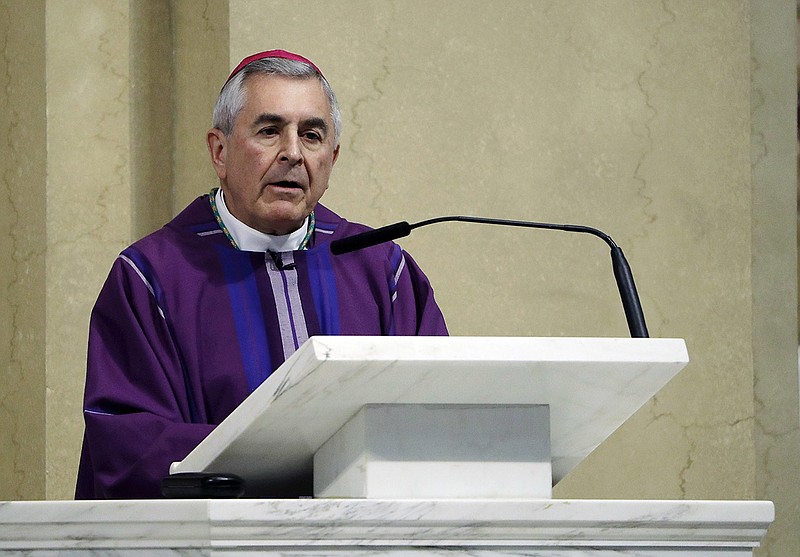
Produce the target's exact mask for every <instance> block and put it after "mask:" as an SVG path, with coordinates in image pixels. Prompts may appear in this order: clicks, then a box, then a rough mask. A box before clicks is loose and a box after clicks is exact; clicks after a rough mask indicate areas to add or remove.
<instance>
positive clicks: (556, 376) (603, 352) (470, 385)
mask: <svg viewBox="0 0 800 557" xmlns="http://www.w3.org/2000/svg"><path fill="white" fill-rule="evenodd" d="M688 361H689V357H688V353H687V350H686V344H685V343H684V341H683V340H682V339H661V338H564V337H557V338H536V337H369V336H366V337H365V336H361V337H348V336H334V337H326V336H318V337H312V338H310V339H309V340H308V341H307V342H306V343H305V344H304V345H303V346H301V347H300V349H299V350H298V351H297V352H295V353H294V354H293V355H292V356H291V357H290V358H289V359H287V360H286V362H285V363H284V364H283V365H282V366H281V367H279V368H278V369H277V370H276V371H275V372H274V373H273V374H272V375H270V377H269V378H267V380H266V381H264V383H262V384H261V385H260V386H259V387H258V389H256V390H255V392H253V394H251V395H250V396H249V397H248V398H247V399H246V400H245V401H244V402H242V404H240V405H239V407H238V408H236V410H234V411H233V412H232V413H231V415H230V416H228V418H226V419H225V421H224V422H223V423H222V424H220V425H219V426H218V427H217V428H216V429H215V430H214V431H213V432H211V434H210V435H209V436H208V437H207V438H206V439H204V440H203V441H202V442H201V443H200V444H199V445H198V446H197V447H196V448H195V449H194V450H193V451H192V452H191V453H190V454H189V455H188V456H187V457H186V458H185V459H184V460H183V461H181V462H179V463H176V464H174V465H173V468H172V472H173V473H174V472H197V471H207V472H227V473H236V474H239V475H241V476H243V477H244V478H245V479H247V480H248V484H250V483H251V481H252V482H253V484H255V482H256V481H262V480H263V481H264V483H266V484H268V483H269V482H270V481H276V480H279V479H280V478H281V476H282V474H285V471H286V470H293V471H300V470H303V469H307V470H308V471H309V472H310V471H311V462H312V458H313V455H314V453H315V452H316V451H317V450H318V449H319V447H321V446H322V444H323V443H325V442H326V441H327V440H328V439H329V438H330V437H331V436H332V435H333V434H334V433H335V432H336V431H337V430H338V429H339V428H340V427H341V426H342V425H344V424H345V423H346V422H347V421H348V420H349V419H350V418H351V417H352V416H353V415H355V414H356V412H358V410H359V409H360V408H361V407H362V406H363V405H365V404H371V403H391V404H492V405H497V404H543V405H544V404H546V405H549V406H550V431H551V434H550V437H551V455H552V463H553V478H554V480H556V481H558V480H559V479H561V478H562V477H563V476H564V475H566V473H567V472H568V471H569V470H570V469H572V468H573V467H574V466H575V465H576V464H577V463H578V462H580V461H581V460H582V459H583V458H585V457H586V455H588V454H589V453H590V452H591V451H592V450H594V449H595V447H597V445H599V444H600V443H601V442H602V441H603V440H605V439H606V437H608V435H610V434H611V433H612V432H613V431H614V430H616V429H617V428H618V427H619V426H620V425H621V424H622V423H623V422H624V421H625V420H626V419H628V418H629V417H630V416H631V415H632V414H633V413H634V412H635V411H636V410H638V409H639V408H640V407H641V406H642V405H643V404H644V403H645V402H647V401H648V400H649V399H650V398H651V397H652V396H653V395H655V394H656V392H658V390H659V389H661V388H662V387H663V386H664V385H665V384H666V383H667V382H668V381H669V380H670V379H672V378H673V377H674V376H675V375H676V374H677V373H678V372H679V371H680V370H681V369H682V368H683V367H684V366H685V365H686V364H687V362H688ZM265 446H268V447H273V448H275V450H272V451H270V454H269V455H265V454H264V453H263V451H262V450H261V449H260V448H261V447H265ZM256 494H258V495H261V494H262V493H256Z"/></svg>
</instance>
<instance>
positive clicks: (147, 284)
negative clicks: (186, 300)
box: [119, 254, 164, 319]
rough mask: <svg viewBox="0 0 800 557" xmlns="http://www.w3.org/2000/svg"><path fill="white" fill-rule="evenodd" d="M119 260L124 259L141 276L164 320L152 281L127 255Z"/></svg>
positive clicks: (120, 256) (121, 256)
mask: <svg viewBox="0 0 800 557" xmlns="http://www.w3.org/2000/svg"><path fill="white" fill-rule="evenodd" d="M119 258H120V259H122V260H123V261H124V262H125V263H127V264H128V265H129V266H130V268H131V269H133V270H134V271H136V274H137V275H139V278H140V279H142V282H143V283H144V285H145V286H146V287H147V290H148V291H149V292H150V295H151V296H152V297H153V300H155V302H156V307H157V308H158V313H159V315H161V319H164V310H163V309H161V306H159V305H158V300H157V299H156V293H155V292H154V291H153V286H152V285H151V284H150V281H148V280H147V278H146V277H145V276H144V274H143V273H142V271H140V270H139V267H137V266H136V263H134V262H133V261H131V259H130V258H129V257H128V256H126V255H122V254H120V255H119Z"/></svg>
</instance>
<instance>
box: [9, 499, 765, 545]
mask: <svg viewBox="0 0 800 557" xmlns="http://www.w3.org/2000/svg"><path fill="white" fill-rule="evenodd" d="M773 519H774V508H773V505H772V503H771V502H763V501H616V500H489V499H487V500H477V499H475V500H460V501H453V500H404V501H403V500H374V499H370V500H363V499H299V500H278V499H273V500H267V499H262V500H258V499H234V500H154V501H96V502H95V501H30V502H28V501H21V502H20V501H18V502H7V503H0V551H1V552H2V553H3V555H9V556H15V557H16V556H23V555H24V556H34V555H36V556H39V555H68V556H83V555H87V556H88V555H105V556H110V555H119V556H127V555H145V554H146V555H212V554H213V555H241V554H249V555H253V552H256V551H257V552H259V553H269V554H275V555H297V556H299V555H307V556H308V555H337V556H338V555H353V554H357V555H409V554H412V553H413V554H415V555H416V554H427V555H438V554H446V555H458V554H464V555H480V556H490V555H498V556H499V555H528V556H530V555H557V556H560V555H563V556H567V555H576V556H577V555H649V556H656V555H672V556H674V555H676V553H675V551H676V550H679V551H680V554H681V555H684V554H692V555H702V556H712V555H719V556H722V555H724V556H725V557H731V556H732V555H751V553H752V550H753V548H754V547H756V546H757V545H758V544H759V541H760V540H761V538H762V537H763V536H764V534H765V533H766V530H767V528H768V526H769V524H770V523H771V521H772V520H773Z"/></svg>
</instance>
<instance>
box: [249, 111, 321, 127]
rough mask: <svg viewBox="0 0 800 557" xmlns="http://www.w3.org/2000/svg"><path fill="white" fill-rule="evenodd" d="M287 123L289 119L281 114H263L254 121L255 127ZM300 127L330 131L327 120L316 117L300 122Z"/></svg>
mask: <svg viewBox="0 0 800 557" xmlns="http://www.w3.org/2000/svg"><path fill="white" fill-rule="evenodd" d="M286 122H287V119H286V118H284V117H283V116H281V115H280V114H272V113H270V112H262V113H261V114H259V115H258V116H257V117H256V119H255V120H254V121H253V127H257V126H262V125H264V124H277V125H284V124H286ZM300 126H301V127H305V128H319V129H321V130H322V131H324V132H327V131H328V123H327V122H326V121H325V119H324V118H319V117H316V116H312V117H311V118H306V119H305V120H302V121H301V122H300Z"/></svg>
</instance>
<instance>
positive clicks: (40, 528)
mask: <svg viewBox="0 0 800 557" xmlns="http://www.w3.org/2000/svg"><path fill="white" fill-rule="evenodd" d="M687 361H688V357H687V354H686V347H685V344H684V343H683V341H682V340H675V339H610V338H608V339H591V338H589V339H587V338H582V339H575V338H572V339H571V338H547V339H543V338H466V337H450V338H432V337H431V338H389V337H381V338H375V337H316V338H312V339H310V340H309V341H308V342H307V343H306V344H305V345H303V346H302V347H301V349H300V350H299V351H298V352H297V353H295V354H294V355H293V356H292V357H291V358H290V359H289V360H287V361H286V363H285V364H284V365H283V366H281V368H279V369H278V370H277V371H276V372H275V373H274V374H273V375H272V376H271V377H270V378H269V379H267V381H265V382H264V384H263V385H262V386H261V387H259V388H258V389H257V390H256V391H255V392H254V393H253V394H252V395H251V396H250V397H249V398H248V399H247V400H245V401H244V402H243V403H242V405H241V406H240V407H239V408H237V409H236V410H235V411H234V412H233V413H232V414H231V416H230V417H229V418H228V419H227V420H225V422H223V424H221V425H220V426H219V427H217V428H216V429H215V431H214V432H213V433H212V434H211V435H210V436H209V437H208V438H207V439H206V440H204V441H203V442H202V443H200V444H199V445H198V446H197V448H196V449H195V450H194V451H193V452H192V453H191V454H189V455H188V456H187V457H186V458H185V459H184V460H183V461H181V462H178V463H175V464H174V465H173V467H172V468H173V472H184V471H216V472H228V473H237V474H239V475H242V476H243V477H244V478H245V479H246V480H247V481H248V484H249V485H250V486H251V487H252V486H255V488H256V489H259V488H263V487H264V486H268V485H269V484H270V482H274V481H281V480H282V479H283V478H286V477H287V476H291V475H292V474H294V473H296V471H299V472H310V471H311V469H312V467H313V468H314V469H315V476H316V478H315V491H316V493H317V494H318V497H317V498H314V499H268V498H255V499H254V498H244V499H211V500H204V499H183V500H175V499H173V500H151V501H148V500H141V501H94V502H93V501H16V502H7V503H0V552H2V554H3V555H8V556H9V557H31V556H36V557H45V556H51V555H52V556H55V555H59V556H66V557H90V556H100V555H102V556H104V557H106V556H108V557H110V556H115V557H143V556H148V557H150V556H155V557H160V556H164V557H166V556H179V555H180V556H185V555H209V556H211V555H215V556H225V557H234V556H242V557H244V556H247V555H255V554H268V555H280V556H285V557H289V556H294V557H301V556H302V557H317V556H320V557H321V556H326V557H344V556H352V555H357V556H361V557H374V556H393V557H406V556H408V557H411V556H412V555H441V556H457V555H464V556H467V555H469V556H472V557H476V556H480V557H512V556H513V557H523V556H533V555H539V556H545V555H546V556H552V557H579V556H603V557H611V556H622V555H625V556H644V557H674V556H675V555H690V556H697V557H745V556H750V555H752V552H753V549H754V548H755V547H757V546H758V545H759V543H760V540H761V539H762V538H763V536H764V535H765V533H766V530H767V528H768V527H769V525H770V523H771V522H772V521H773V520H774V517H775V511H774V507H773V504H772V503H771V502H768V501H613V500H610V501H592V500H557V499H552V498H550V488H551V485H552V482H553V481H558V480H559V479H560V478H561V477H562V476H563V475H564V474H566V473H567V472H568V471H569V470H570V469H571V468H572V467H573V466H574V465H575V464H576V463H577V462H579V461H580V460H581V459H582V458H584V457H585V456H586V455H587V454H588V453H589V452H591V451H592V450H593V449H594V448H595V447H596V446H597V445H598V444H599V443H601V442H602V441H603V439H605V438H606V437H607V436H608V435H609V434H610V433H611V432H613V431H614V430H615V429H616V428H617V427H618V426H619V425H621V424H622V423H623V422H624V421H625V420H626V419H627V418H628V417H629V416H630V415H631V414H632V413H633V412H635V411H636V409H638V408H639V407H641V405H642V404H644V403H645V402H646V401H647V400H648V399H649V398H650V397H651V396H652V395H653V394H655V393H656V392H657V391H658V390H659V389H660V388H661V387H662V386H663V385H664V384H666V383H667V382H668V381H669V380H670V379H671V378H672V377H673V376H674V375H675V374H676V373H678V371H679V370H680V369H681V368H682V367H683V366H684V365H685V364H686V363H687ZM263 447H269V450H268V451H265V450H263Z"/></svg>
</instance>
